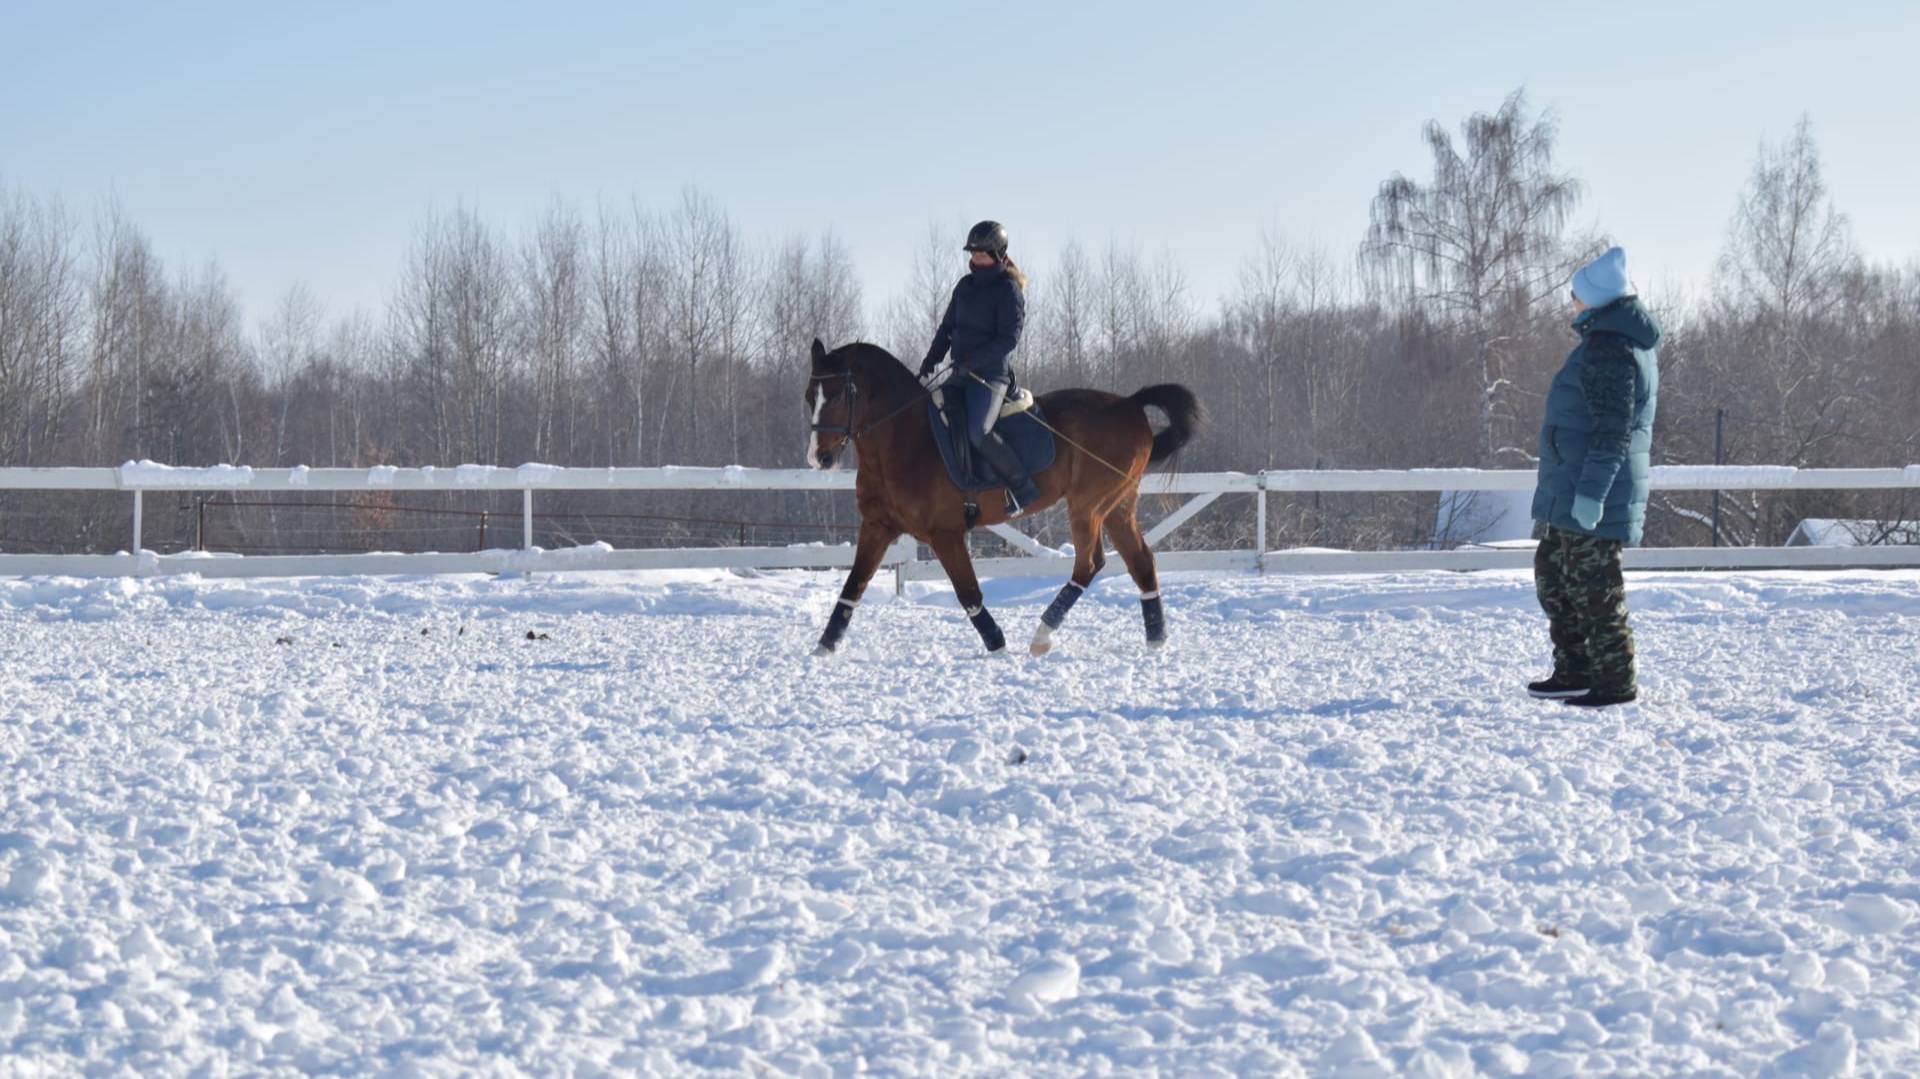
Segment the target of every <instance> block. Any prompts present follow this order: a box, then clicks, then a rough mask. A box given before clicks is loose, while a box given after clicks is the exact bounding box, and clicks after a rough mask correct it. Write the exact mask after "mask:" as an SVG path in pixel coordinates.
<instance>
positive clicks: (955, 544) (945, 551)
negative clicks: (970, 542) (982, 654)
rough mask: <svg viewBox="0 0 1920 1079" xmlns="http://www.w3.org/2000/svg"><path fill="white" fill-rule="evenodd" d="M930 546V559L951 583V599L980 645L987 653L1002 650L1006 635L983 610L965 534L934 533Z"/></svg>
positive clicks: (985, 607)
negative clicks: (931, 556)
mask: <svg viewBox="0 0 1920 1079" xmlns="http://www.w3.org/2000/svg"><path fill="white" fill-rule="evenodd" d="M931 544H932V547H933V553H934V557H936V558H938V559H940V567H941V568H942V569H944V570H946V571H947V580H949V581H952V582H953V595H954V598H956V599H958V600H959V601H960V607H961V609H962V610H964V611H966V612H967V620H968V621H969V622H972V623H973V628H974V629H975V630H978V631H979V633H980V643H981V644H984V645H986V646H987V651H989V652H999V651H1003V650H1004V649H1005V648H1006V647H1007V636H1006V634H1004V633H1001V632H1000V624H999V623H998V622H995V621H994V620H993V615H992V614H991V613H989V612H988V611H987V600H986V596H985V595H984V594H982V593H981V591H980V578H978V577H976V576H974V572H973V556H971V555H969V554H968V553H967V534H966V533H965V532H935V533H934V534H933V537H932V540H931Z"/></svg>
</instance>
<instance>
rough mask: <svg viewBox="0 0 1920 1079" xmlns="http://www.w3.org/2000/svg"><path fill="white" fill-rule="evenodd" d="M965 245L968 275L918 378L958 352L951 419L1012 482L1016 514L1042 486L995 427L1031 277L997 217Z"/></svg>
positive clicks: (1010, 503) (948, 389) (949, 394)
mask: <svg viewBox="0 0 1920 1079" xmlns="http://www.w3.org/2000/svg"><path fill="white" fill-rule="evenodd" d="M966 249H967V251H968V252H969V256H970V257H969V259H968V270H967V276H965V277H963V278H961V279H960V283H959V284H958V285H955V286H954V289H953V299H952V300H951V301H950V302H949V303H948V304H947V314H946V317H944V318H942V319H941V320H940V329H939V331H938V332H936V333H935V334H934V335H933V345H932V347H931V348H929V349H927V358H926V359H925V360H922V361H921V362H920V378H921V380H922V381H925V380H926V379H927V376H928V375H930V374H932V373H933V369H934V368H935V367H936V366H938V365H939V363H940V361H941V360H942V359H944V358H945V357H946V355H947V350H948V349H949V348H951V349H952V350H953V367H954V373H953V375H952V377H950V378H949V379H948V380H947V382H946V383H945V392H944V394H943V395H942V397H943V399H944V401H945V409H944V411H945V413H946V417H947V425H948V426H949V427H950V428H954V429H958V430H961V431H965V432H966V436H967V437H966V444H967V445H968V446H970V447H971V448H972V450H973V452H974V454H975V455H977V456H978V457H979V459H980V460H983V461H985V462H986V463H987V466H988V467H990V468H992V469H993V470H994V472H996V473H998V474H999V476H1000V478H1001V480H1003V481H1004V482H1005V483H1006V485H1007V511H1008V513H1009V514H1018V513H1020V512H1021V511H1022V510H1023V509H1025V508H1026V507H1027V506H1028V505H1030V504H1031V503H1032V502H1033V501H1034V499H1035V498H1036V497H1038V492H1037V491H1036V490H1035V488H1034V483H1033V477H1032V476H1031V475H1029V474H1028V473H1027V467H1026V465H1025V464H1023V463H1021V461H1020V458H1019V456H1018V455H1017V454H1015V453H1014V452H1013V448H1012V447H1010V446H1008V445H1007V444H1006V442H1004V441H1002V440H1001V438H1000V436H999V435H998V434H997V433H995V432H994V429H993V425H994V421H996V420H998V419H999V418H1000V406H1001V403H1002V402H1003V401H1005V399H1006V396H1007V391H1008V390H1009V389H1010V388H1011V386H1012V384H1013V371H1012V369H1011V368H1010V367H1009V366H1008V363H1007V358H1008V357H1009V356H1011V355H1012V354H1013V350H1014V348H1015V347H1016V346H1018V345H1019V344H1020V327H1021V324H1022V323H1023V322H1024V321H1025V320H1026V316H1027V301H1026V296H1025V291H1026V285H1027V279H1026V275H1025V274H1023V273H1021V272H1020V267H1018V266H1016V265H1014V262H1013V260H1012V259H1011V258H1008V257H1007V230H1006V228H1005V227H1003V226H1002V225H1001V224H1000V223H999V222H998V221H982V222H980V223H979V224H978V225H975V226H973V229H972V230H971V231H969V232H968V233H967V246H966Z"/></svg>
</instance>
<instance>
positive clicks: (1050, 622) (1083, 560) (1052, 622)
mask: <svg viewBox="0 0 1920 1079" xmlns="http://www.w3.org/2000/svg"><path fill="white" fill-rule="evenodd" d="M1067 515H1068V516H1067V521H1068V524H1069V526H1070V527H1071V528H1072V530H1073V577H1072V579H1071V580H1069V581H1067V583H1066V584H1064V585H1061V586H1060V591H1059V592H1058V593H1057V594H1055V595H1054V597H1053V602H1052V603H1049V604H1048V605H1047V609H1046V612H1045V613H1043V614H1042V615H1041V616H1040V625H1039V626H1038V627H1036V628H1035V629H1034V631H1033V643H1032V644H1030V645H1028V646H1027V650H1028V651H1030V652H1032V653H1033V654H1034V655H1036V656H1044V655H1046V654H1047V653H1048V652H1050V651H1052V650H1053V631H1054V630H1056V629H1059V628H1060V623H1062V622H1065V621H1066V620H1067V612H1068V611H1071V610H1073V605H1074V604H1075V603H1078V602H1080V597H1081V595H1082V594H1083V593H1085V592H1086V590H1087V586H1088V585H1091V584H1092V583H1093V577H1094V575H1095V574H1097V573H1099V572H1100V567H1101V566H1103V565H1105V564H1106V561H1107V556H1106V551H1105V550H1103V549H1102V546H1101V543H1102V541H1101V539H1100V519H1099V517H1097V516H1095V515H1093V514H1091V513H1086V512H1084V511H1082V510H1081V509H1080V508H1079V507H1077V506H1070V507H1068V509H1067Z"/></svg>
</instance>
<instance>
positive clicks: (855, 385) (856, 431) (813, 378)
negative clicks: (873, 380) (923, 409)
mask: <svg viewBox="0 0 1920 1079" xmlns="http://www.w3.org/2000/svg"><path fill="white" fill-rule="evenodd" d="M807 381H809V382H813V383H816V384H819V385H820V387H821V389H820V392H821V393H826V392H827V389H826V384H827V383H829V382H836V381H838V382H845V383H846V384H847V422H845V423H820V422H818V421H813V422H809V423H808V424H807V430H808V431H810V432H811V433H813V434H816V435H840V436H841V437H843V438H845V439H846V440H847V441H848V442H851V443H853V444H854V445H856V446H858V445H859V444H860V436H861V435H863V434H870V433H872V432H873V430H874V428H876V427H879V426H881V425H882V424H885V423H887V422H888V421H890V420H892V419H893V418H894V417H896V416H898V415H900V414H901V413H902V412H905V411H906V410H907V409H909V408H912V407H913V406H914V405H917V404H919V403H920V402H921V401H923V400H925V399H926V398H928V397H930V396H932V394H933V391H934V389H935V388H937V387H938V386H939V385H940V383H938V382H936V383H934V384H933V385H931V386H927V385H923V386H921V387H920V392H919V393H916V394H914V395H913V396H912V397H909V398H907V400H906V403H905V404H902V405H901V406H900V407H898V408H896V409H894V410H893V411H891V412H889V413H887V414H886V415H884V416H882V417H880V418H879V419H877V420H874V421H872V422H871V423H863V424H855V422H854V413H855V412H856V411H857V409H858V408H859V403H860V383H859V382H857V381H855V380H854V375H853V367H852V366H851V365H849V366H848V367H847V369H846V370H845V371H837V372H835V373H833V374H828V375H809V376H808V378H807Z"/></svg>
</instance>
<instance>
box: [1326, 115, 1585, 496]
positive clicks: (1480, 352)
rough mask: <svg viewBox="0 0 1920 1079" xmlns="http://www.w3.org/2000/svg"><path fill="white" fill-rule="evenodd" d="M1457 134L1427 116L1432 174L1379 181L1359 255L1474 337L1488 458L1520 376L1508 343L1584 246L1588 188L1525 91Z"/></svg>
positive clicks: (1403, 292)
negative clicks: (1581, 212) (1580, 214)
mask: <svg viewBox="0 0 1920 1079" xmlns="http://www.w3.org/2000/svg"><path fill="white" fill-rule="evenodd" d="M1460 135H1461V142H1460V144H1459V145H1457V146H1456V145H1455V143H1454V140H1453V136H1452V135H1451V134H1450V133H1449V132H1448V131H1447V129H1446V128H1444V127H1442V126H1441V125H1440V123H1439V122H1438V121H1429V122H1428V123H1427V126H1426V128H1425V138H1426V142H1427V148H1428V150H1429V151H1430V152H1431V153H1432V156H1433V178H1432V179H1431V180H1429V181H1428V182H1426V183H1424V184H1423V183H1419V182H1417V181H1414V180H1411V179H1408V178H1407V177H1405V176H1403V175H1400V174H1398V173H1396V174H1394V175H1393V176H1392V177H1390V178H1388V179H1387V180H1386V182H1384V183H1382V184H1381V185H1380V191H1379V194H1377V195H1376V196H1374V200H1373V211H1372V223H1371V225H1370V226H1369V228H1368V230H1367V239H1366V243H1365V244H1364V245H1363V247H1362V252H1363V255H1364V256H1365V258H1366V260H1367V263H1368V265H1369V266H1370V267H1371V268H1372V269H1373V270H1374V271H1375V272H1376V280H1377V281H1378V283H1380V284H1382V285H1384V286H1387V288H1388V289H1389V290H1390V292H1392V293H1395V294H1398V295H1399V296H1401V297H1403V298H1404V299H1405V300H1406V301H1408V302H1411V303H1414V304H1418V305H1421V306H1424V307H1426V308H1428V309H1430V310H1432V311H1433V312H1435V313H1436V314H1437V315H1438V316H1439V317H1441V318H1443V319H1446V320H1448V321H1451V322H1453V323H1454V324H1456V325H1458V326H1459V327H1460V328H1461V329H1462V330H1464V331H1465V332H1466V333H1467V334H1468V335H1469V336H1470V337H1471V339H1472V342H1473V353H1474V355H1473V362H1474V363H1475V364H1476V365H1477V366H1478V373H1479V380H1480V402H1479V412H1480V457H1481V460H1482V462H1483V463H1488V464H1491V463H1492V462H1493V461H1494V460H1495V459H1496V457H1497V456H1498V455H1499V454H1500V452H1501V446H1500V444H1499V442H1498V439H1499V431H1498V426H1499V424H1498V420H1499V418H1500V416H1501V413H1502V405H1503V403H1504V402H1505V399H1506V397H1507V395H1508V391H1509V389H1510V387H1511V385H1512V383H1511V381H1510V380H1509V378H1508V377H1507V376H1506V374H1505V372H1504V371H1503V369H1502V368H1503V363H1502V360H1503V358H1504V355H1505V350H1504V348H1503V346H1505V345H1507V344H1508V343H1509V342H1510V341H1512V339H1513V338H1514V336H1515V335H1517V333H1518V332H1519V331H1520V329H1521V328H1522V327H1524V326H1525V325H1526V323H1527V322H1528V321H1529V320H1530V318H1531V315H1532V313H1533V309H1534V305H1535V304H1536V303H1538V302H1539V301H1540V300H1542V299H1544V298H1545V297H1547V296H1550V295H1554V294H1556V293H1557V292H1558V290H1559V289H1560V287H1561V285H1562V284H1563V283H1564V282H1565V281H1566V279H1567V276H1568V270H1569V269H1570V268H1571V264H1572V263H1573V262H1574V261H1575V260H1576V259H1577V258H1578V256H1579V255H1580V254H1584V252H1569V251H1568V250H1567V246H1566V244H1565V243H1564V240H1563V236H1562V233H1563V231H1564V229H1565V227H1566V223H1567V220H1568V218H1569V217H1570V216H1571V215H1572V213H1573V211H1574V209H1575V208H1576V207H1577V206H1578V205H1579V202H1580V194H1581V191H1580V184H1579V182H1578V181H1576V180H1574V179H1573V178H1572V177H1571V176H1568V175H1566V174H1564V173H1561V172H1558V171H1556V169H1555V164H1554V159H1553V149H1554V140H1555V137H1556V135H1557V128H1556V125H1555V122H1554V119H1553V117H1552V116H1551V115H1534V114H1532V113H1530V112H1529V111H1528V109H1527V104H1526V97H1525V93H1524V91H1515V92H1514V93H1513V94H1512V95H1511V96H1509V97H1508V98H1507V99H1506V101H1504V102H1503V103H1502V104H1501V106H1500V108H1499V110H1498V111H1496V112H1494V113H1492V114H1487V113H1475V114H1474V115H1472V116H1469V117H1468V118H1467V120H1466V121H1465V123H1463V124H1462V125H1461V129H1460Z"/></svg>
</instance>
